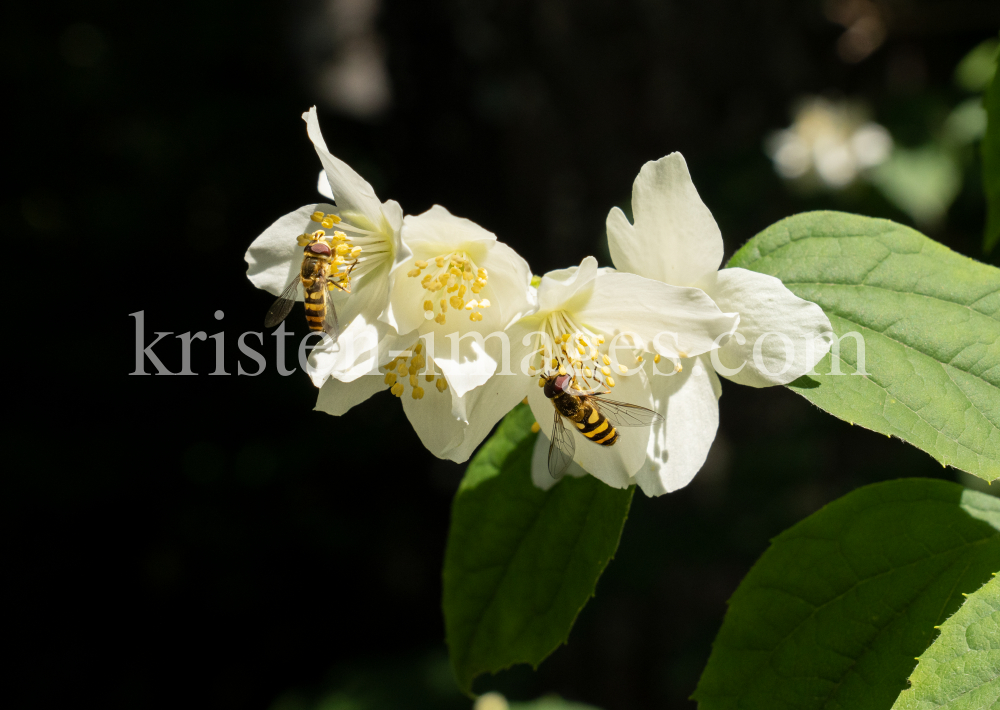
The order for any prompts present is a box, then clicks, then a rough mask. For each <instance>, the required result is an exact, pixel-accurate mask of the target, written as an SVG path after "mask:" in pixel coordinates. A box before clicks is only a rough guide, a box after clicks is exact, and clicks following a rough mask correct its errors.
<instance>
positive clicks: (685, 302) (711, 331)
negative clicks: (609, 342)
mask: <svg viewBox="0 0 1000 710" xmlns="http://www.w3.org/2000/svg"><path fill="white" fill-rule="evenodd" d="M539 300H541V298H539ZM576 315H577V316H578V317H579V318H580V320H582V321H583V322H584V324H586V325H588V326H590V327H592V328H594V329H596V330H599V331H601V332H604V333H607V334H609V335H616V334H618V333H632V334H633V335H634V336H636V337H637V338H638V339H639V341H640V342H639V346H640V347H642V348H643V349H645V350H649V351H656V352H658V353H660V354H661V355H665V356H667V357H671V358H678V357H680V358H685V357H691V356H694V355H700V354H701V353H704V352H708V351H709V350H713V349H716V348H718V347H719V343H721V342H724V341H725V340H726V338H727V337H728V336H729V335H730V334H731V333H732V332H733V331H734V330H736V326H737V324H738V323H739V320H740V319H739V315H738V314H736V313H723V312H722V311H721V310H719V307H718V306H717V305H716V304H715V302H714V301H713V300H712V299H711V298H709V297H708V295H707V294H706V293H705V292H704V291H702V290H701V289H698V288H687V287H682V286H671V285H670V284H666V283H662V282H660V281H653V280H651V279H646V278H643V277H641V276H636V275H635V274H626V273H621V272H616V273H604V274H601V275H599V276H598V277H597V278H595V279H594V286H593V290H592V292H591V294H590V297H589V299H588V300H587V301H586V303H584V304H581V305H580V306H578V310H577V313H576Z"/></svg>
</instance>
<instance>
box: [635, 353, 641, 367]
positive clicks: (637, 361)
mask: <svg viewBox="0 0 1000 710" xmlns="http://www.w3.org/2000/svg"><path fill="white" fill-rule="evenodd" d="M642 361H643V360H642V355H636V356H635V362H636V364H637V365H638V364H640V363H642Z"/></svg>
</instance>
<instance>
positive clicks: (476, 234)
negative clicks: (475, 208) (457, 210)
mask: <svg viewBox="0 0 1000 710" xmlns="http://www.w3.org/2000/svg"><path fill="white" fill-rule="evenodd" d="M496 240H497V238H496V235H495V234H493V232H490V231H487V230H485V229H483V228H482V227H480V226H479V225H478V224H476V223H475V222H473V221H472V220H471V219H466V218H465V217H456V216H455V215H453V214H452V213H451V212H449V211H448V210H447V209H445V208H444V207H442V206H441V205H434V206H433V207H431V208H430V209H429V210H427V211H426V212H424V213H423V214H419V215H407V216H406V217H405V218H404V219H403V241H404V242H406V243H407V244H408V245H409V246H410V248H412V249H413V250H414V253H415V254H419V255H422V256H423V257H428V256H430V257H433V256H437V255H438V254H441V255H445V254H448V253H449V252H451V251H455V250H462V251H467V252H470V253H469V256H470V257H471V258H472V260H473V261H479V260H480V258H482V256H483V255H484V254H485V250H486V249H488V248H489V247H490V246H491V245H492V244H493V243H494V242H496ZM417 258H422V257H421V256H418V257H417Z"/></svg>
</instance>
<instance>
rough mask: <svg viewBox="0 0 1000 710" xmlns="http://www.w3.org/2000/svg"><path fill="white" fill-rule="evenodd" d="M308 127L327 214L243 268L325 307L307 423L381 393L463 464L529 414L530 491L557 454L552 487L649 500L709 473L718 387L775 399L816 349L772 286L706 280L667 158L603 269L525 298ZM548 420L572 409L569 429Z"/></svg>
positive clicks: (583, 266) (696, 205) (518, 275)
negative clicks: (521, 408) (329, 321)
mask: <svg viewBox="0 0 1000 710" xmlns="http://www.w3.org/2000/svg"><path fill="white" fill-rule="evenodd" d="M303 118H304V120H305V121H306V123H307V126H308V133H309V137H310V138H311V140H312V142H313V144H314V146H315V148H316V152H317V154H318V155H319V158H320V161H321V162H322V164H323V173H321V175H320V191H321V193H323V194H324V195H325V196H326V197H327V198H328V199H330V200H331V202H332V203H334V204H330V203H320V204H311V205H306V206H305V207H302V208H301V209H299V210H296V211H295V212H292V213H290V214H288V215H286V216H284V217H282V218H281V219H279V220H278V221H277V222H275V223H274V224H273V225H272V226H271V227H269V228H268V229H267V230H266V231H265V232H264V233H263V234H262V235H261V236H260V237H258V238H257V239H256V240H255V241H254V243H253V244H252V245H251V246H250V249H249V251H248V252H247V255H246V260H247V262H248V264H249V271H248V276H249V278H250V280H251V281H252V282H253V283H254V285H255V286H257V287H258V288H262V289H264V290H266V291H269V292H271V293H272V294H274V295H276V296H278V295H281V294H284V295H287V294H288V293H290V292H294V290H292V291H287V290H286V289H289V288H290V284H297V283H298V282H299V281H301V283H302V286H303V288H302V289H299V291H300V292H301V293H302V294H307V293H313V292H315V289H317V288H323V289H324V290H323V294H324V297H325V299H326V303H327V307H328V308H331V309H335V312H336V313H337V314H338V316H339V335H338V337H337V338H325V339H324V341H323V342H322V343H321V344H320V345H319V346H317V347H316V348H315V349H314V350H313V352H312V354H311V355H310V360H309V365H310V367H309V372H310V376H311V377H312V379H313V382H314V383H315V384H316V386H317V387H319V388H320V391H319V397H318V401H317V405H316V407H317V409H319V410H322V411H324V412H328V413H329V414H332V415H335V416H340V415H343V414H344V413H346V412H347V411H348V410H349V409H351V408H352V407H353V406H355V405H356V404H359V403H360V402H363V401H365V400H366V399H368V398H369V397H371V396H373V395H375V394H376V393H378V392H380V391H382V390H389V392H390V393H391V394H392V395H395V396H396V397H397V398H399V399H400V400H401V402H402V406H403V410H404V412H405V413H406V416H407V418H408V419H409V420H410V422H411V424H412V425H413V428H414V430H415V431H416V432H417V434H418V436H419V437H420V439H421V441H422V442H423V444H424V445H425V446H426V447H427V448H428V450H430V451H431V452H432V453H433V454H435V455H436V456H438V457H441V458H447V459H451V460H453V461H457V462H461V461H465V460H467V459H468V458H469V456H471V455H472V453H473V451H474V450H475V449H476V447H477V446H478V445H479V444H480V443H481V442H482V441H483V439H484V438H485V437H486V436H487V434H489V432H490V430H491V429H492V428H493V426H494V425H495V424H496V423H497V421H499V420H500V418H501V417H503V415H504V414H506V413H507V412H508V411H510V410H511V409H512V408H513V407H514V406H515V405H516V404H517V403H518V402H520V401H526V402H527V403H528V404H529V406H530V407H531V409H532V412H533V413H534V415H535V418H536V420H537V421H538V422H539V425H540V427H539V428H541V429H542V431H543V434H544V435H542V436H539V437H538V439H537V443H536V450H535V456H534V461H533V471H532V475H533V478H534V480H535V482H536V483H537V484H538V485H539V486H542V487H548V486H551V485H553V484H554V483H555V481H556V480H557V479H556V478H554V477H553V475H551V474H553V473H556V472H555V471H553V468H552V463H551V459H552V456H551V454H550V449H551V448H552V447H551V445H550V437H554V438H559V439H560V442H559V443H560V444H561V445H562V446H563V447H565V450H566V451H568V452H569V453H570V454H571V456H572V461H573V463H570V464H569V465H568V467H567V468H566V470H559V471H558V474H559V475H561V474H562V473H570V474H572V475H582V474H583V473H590V474H592V475H594V476H597V477H598V478H600V479H601V480H603V481H604V482H606V483H607V484H608V485H611V486H615V487H619V488H621V487H627V486H629V485H631V484H633V483H635V484H638V485H639V486H640V487H641V488H642V489H643V490H644V491H645V492H646V493H647V494H648V495H660V494H662V493H666V492H669V491H672V490H676V489H678V488H681V487H682V486H684V485H686V484H687V483H688V482H689V481H690V480H691V479H692V478H693V477H694V475H695V474H696V473H697V472H698V470H699V468H701V465H702V464H703V463H704V461H705V458H706V456H707V454H708V449H709V447H710V446H711V443H712V441H713V439H714V438H715V432H716V428H717V426H718V405H717V401H718V398H719V396H720V394H721V386H720V384H719V380H718V377H717V375H716V372H718V373H719V374H722V375H724V376H728V377H729V378H730V379H732V380H734V381H736V382H739V383H742V384H746V385H750V386H754V387H765V386H769V385H773V384H786V383H788V382H791V381H792V380H794V379H795V378H797V377H799V376H801V375H803V374H805V373H806V372H809V371H810V370H811V369H812V367H813V365H815V363H816V362H817V361H818V360H819V359H820V358H821V357H822V356H823V355H824V354H825V353H826V351H827V349H828V348H829V342H828V341H829V334H830V333H831V328H830V323H829V320H828V319H827V317H826V316H825V315H824V314H823V311H822V310H821V309H820V308H819V307H818V306H816V305H815V304H813V303H809V302H807V301H803V300H802V299H800V298H798V297H796V296H795V295H793V294H792V293H791V292H790V291H789V290H788V289H786V288H785V287H784V285H782V283H781V282H780V281H778V280H777V279H775V278H773V277H770V276H766V275H763V274H758V273H755V272H750V271H746V270H743V269H723V270H721V271H720V270H719V267H720V265H721V262H722V254H723V244H722V236H721V234H720V232H719V228H718V226H717V225H716V223H715V220H714V219H713V218H712V215H711V213H710V212H709V211H708V208H707V207H705V205H704V203H703V202H702V201H701V198H700V197H699V195H698V192H697V191H696V190H695V187H694V184H693V183H692V182H691V177H690V175H689V173H688V169H687V165H686V164H685V162H684V159H683V157H681V155H680V154H679V153H673V154H671V155H668V156H667V157H665V158H662V159H660V160H658V161H655V162H650V163H647V164H646V165H645V166H643V168H642V170H641V171H640V172H639V175H638V177H637V178H636V180H635V183H634V185H633V192H632V214H633V219H634V223H632V222H629V220H628V219H627V218H626V217H625V215H624V213H622V211H621V210H619V209H617V208H615V209H612V210H611V213H610V214H609V215H608V219H607V234H608V242H609V247H610V251H611V256H612V261H613V262H614V268H599V267H598V264H597V261H596V260H595V259H594V258H593V257H587V258H585V259H584V260H583V261H582V262H581V263H580V265H579V266H574V267H571V268H568V269H561V270H557V271H552V272H549V273H547V274H545V275H544V276H543V277H541V278H540V279H537V278H536V279H535V280H534V281H533V280H532V277H531V270H530V269H529V267H528V264H527V262H526V261H525V260H524V259H523V258H522V257H521V256H519V255H518V254H517V253H516V252H515V251H514V250H513V249H511V248H510V247H509V246H507V245H506V244H504V243H503V242H500V241H498V240H497V238H496V236H495V235H494V234H492V233H490V232H488V231H487V230H485V229H483V228H482V227H480V226H479V225H477V224H475V223H474V222H472V221H470V220H468V219H464V218H461V217H457V216H455V215H452V214H451V213H450V212H449V211H448V210H446V209H445V208H444V207H441V206H439V205H435V206H434V207H432V208H431V209H430V210H428V211H427V212H425V213H423V214H421V215H416V216H413V215H407V216H405V217H404V216H403V212H402V209H401V208H400V206H399V205H398V204H397V203H396V202H393V201H392V200H389V201H386V202H384V203H383V202H380V201H379V199H378V197H376V195H375V192H374V190H373V189H372V188H371V186H370V185H369V184H368V183H367V182H365V180H364V179H362V178H361V177H360V176H359V175H358V174H357V173H355V172H354V171H353V170H351V168H350V167H348V166H347V165H346V164H344V163H343V162H342V161H340V160H338V159H337V158H335V157H334V156H333V155H331V154H330V152H329V150H328V149H327V146H326V143H325V142H324V140H323V136H322V134H321V133H320V129H319V124H318V120H317V117H316V110H315V108H313V109H311V110H310V111H309V112H308V113H306V114H304V115H303ZM319 243H322V244H323V245H324V246H323V247H317V246H315V245H316V244H319ZM310 245H313V246H310ZM303 247H305V248H306V254H305V257H303V251H302V249H303ZM310 249H312V250H313V251H316V250H317V249H320V250H321V251H322V252H323V254H325V255H328V258H326V259H324V260H323V263H324V264H325V266H324V267H323V268H325V269H327V271H326V272H324V273H323V274H321V275H320V276H314V275H313V273H312V272H309V273H307V268H306V266H305V263H306V262H309V261H310V259H311V257H313V256H315V255H314V254H312V253H311V252H310V251H309V250H310ZM317 279H319V281H320V283H319V285H317ZM303 298H305V299H306V301H307V303H306V305H307V308H314V309H315V308H320V307H321V306H320V303H319V300H318V299H317V298H316V297H315V296H312V297H309V296H304V295H301V294H300V295H299V297H298V299H299V300H303ZM314 317H315V314H314ZM767 336H777V337H770V338H769V337H767ZM512 367H513V369H512ZM773 373H779V374H773ZM611 398H613V401H614V405H611V404H602V403H603V402H608V401H609V400H611ZM557 401H558V402H569V403H570V405H573V403H582V406H581V407H580V408H579V411H580V412H581V415H580V417H576V418H573V417H570V416H569V415H568V414H566V406H569V405H565V404H564V405H562V407H563V408H562V410H561V409H560V407H559V406H556V405H557ZM586 403H591V404H592V405H593V406H592V407H590V405H587V404H586ZM611 406H616V407H618V408H620V409H621V410H622V411H624V412H625V413H626V414H625V415H624V416H628V413H629V412H636V413H640V414H639V415H638V416H637V417H636V418H635V421H636V422H637V423H636V425H635V426H633V427H631V428H628V429H627V430H624V431H623V432H617V430H616V428H615V426H613V425H612V422H611V420H610V419H608V420H607V421H604V419H605V417H604V416H603V412H604V409H603V408H608V410H609V412H610V407H611ZM588 407H589V408H588ZM586 412H589V413H590V414H587V415H586V416H590V419H589V420H586V421H585V420H584V419H583V418H582V417H583V416H585V414H584V413H586ZM654 412H655V414H654ZM561 417H566V418H567V420H568V421H569V424H570V426H568V427H567V428H566V429H565V433H564V434H561V432H562V431H563V430H562V423H561V419H560V418H561ZM574 425H575V426H574ZM617 426H628V423H627V422H625V423H622V422H619V423H618V424H617ZM550 427H551V428H550ZM598 435H599V437H598ZM611 444H613V445H611Z"/></svg>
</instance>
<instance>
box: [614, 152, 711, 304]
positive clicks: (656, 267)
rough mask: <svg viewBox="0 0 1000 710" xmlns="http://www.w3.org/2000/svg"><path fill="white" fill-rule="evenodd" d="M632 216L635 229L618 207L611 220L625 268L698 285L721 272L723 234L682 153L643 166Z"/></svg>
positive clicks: (666, 280)
mask: <svg viewBox="0 0 1000 710" xmlns="http://www.w3.org/2000/svg"><path fill="white" fill-rule="evenodd" d="M632 215H633V219H634V220H635V224H634V229H633V230H631V232H630V231H629V230H627V229H625V227H624V224H627V222H628V220H627V219H626V218H625V215H624V214H623V213H622V212H621V210H619V209H618V208H617V207H616V208H613V209H612V210H611V213H610V214H609V215H608V219H607V230H608V248H609V250H610V252H611V260H612V261H613V262H614V265H615V267H616V268H617V269H619V270H620V271H628V272H630V273H633V274H639V275H640V276H645V277H646V278H650V279H655V280H657V281H663V282H664V283H669V284H673V285H675V286H692V285H694V284H696V283H697V282H698V281H699V280H701V279H702V278H704V277H705V276H707V275H708V274H711V273H713V272H715V271H716V270H718V268H719V265H720V264H721V263H722V255H723V251H724V247H723V243H722V233H721V232H720V231H719V225H718V224H716V222H715V218H714V217H712V213H711V212H710V211H709V209H708V207H706V206H705V203H704V202H702V199H701V196H700V195H699V194H698V190H697V189H696V188H695V186H694V183H693V182H692V181H691V173H690V172H689V171H688V167H687V163H686V162H685V161H684V156H682V155H681V154H680V153H671V154H670V155H668V156H666V157H664V158H660V159H659V160H656V161H650V162H648V163H646V164H645V165H643V166H642V169H641V170H640V171H639V175H638V176H636V178H635V182H634V183H633V185H632ZM623 223H624V224H623Z"/></svg>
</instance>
